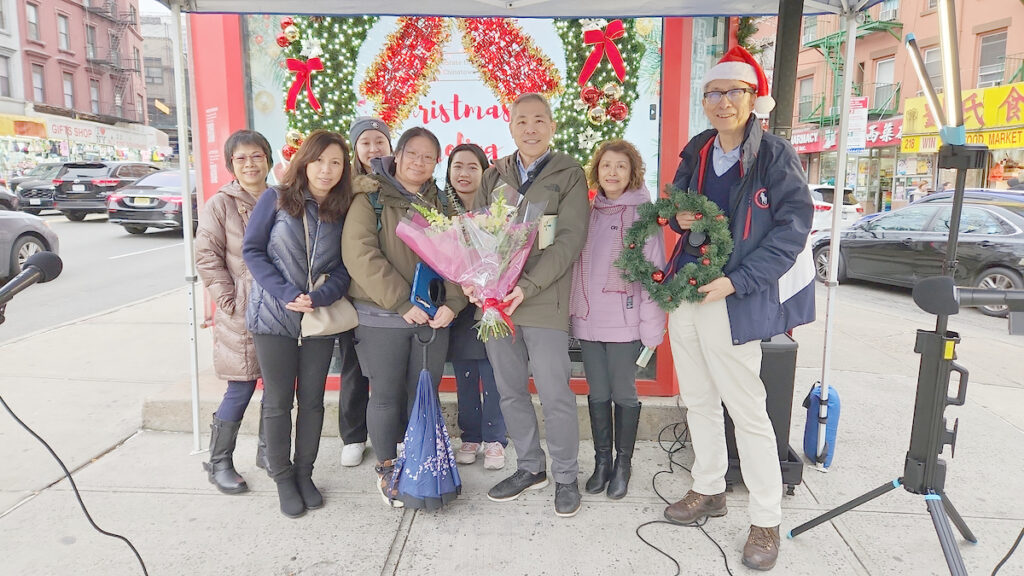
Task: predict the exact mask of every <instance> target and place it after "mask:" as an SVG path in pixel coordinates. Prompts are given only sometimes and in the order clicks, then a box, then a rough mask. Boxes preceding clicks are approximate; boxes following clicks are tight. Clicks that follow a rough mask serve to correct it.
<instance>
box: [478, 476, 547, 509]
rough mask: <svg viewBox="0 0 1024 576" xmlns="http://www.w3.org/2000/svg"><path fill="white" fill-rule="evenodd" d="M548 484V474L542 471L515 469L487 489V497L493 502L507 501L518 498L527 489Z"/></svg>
mask: <svg viewBox="0 0 1024 576" xmlns="http://www.w3.org/2000/svg"><path fill="white" fill-rule="evenodd" d="M547 485H548V475H547V473H546V472H544V471H540V472H538V473H536V474H532V473H530V472H527V471H526V470H516V472H515V474H513V475H511V476H509V477H508V478H505V479H504V480H502V481H501V482H498V483H497V484H495V485H494V487H493V488H491V489H490V490H488V491H487V497H488V498H490V499H491V500H493V501H494V502H508V501H509V500H515V499H516V498H519V495H520V494H522V493H523V492H526V491H527V490H540V489H541V488H544V487H545V486H547Z"/></svg>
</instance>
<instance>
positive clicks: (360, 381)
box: [338, 329, 370, 444]
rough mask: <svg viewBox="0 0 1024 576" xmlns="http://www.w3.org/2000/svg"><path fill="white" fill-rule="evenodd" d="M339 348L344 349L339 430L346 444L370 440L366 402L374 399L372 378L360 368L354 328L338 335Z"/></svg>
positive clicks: (342, 354) (339, 398) (339, 401)
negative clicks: (367, 428) (367, 376)
mask: <svg viewBox="0 0 1024 576" xmlns="http://www.w3.org/2000/svg"><path fill="white" fill-rule="evenodd" d="M338 349H339V351H340V352H341V392H340V393H339V396H338V432H340V433H341V440H342V441H343V442H344V443H345V444H355V443H357V442H366V405H367V403H368V402H369V401H370V381H369V380H368V379H367V378H366V376H363V371H362V370H361V369H360V368H359V358H358V357H356V344H355V330H354V329H353V330H349V331H348V332H343V333H341V334H339V335H338Z"/></svg>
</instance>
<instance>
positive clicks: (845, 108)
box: [816, 7, 857, 472]
mask: <svg viewBox="0 0 1024 576" xmlns="http://www.w3.org/2000/svg"><path fill="white" fill-rule="evenodd" d="M842 18H843V19H844V20H845V23H846V56H845V57H844V64H843V97H842V102H841V103H840V105H841V108H840V114H839V137H838V141H837V144H836V178H835V190H834V192H833V194H832V232H831V238H830V240H829V259H828V289H827V293H826V299H825V302H826V304H825V347H824V351H823V353H822V359H821V403H820V404H819V405H818V450H817V456H818V458H817V460H819V462H817V463H816V464H817V465H816V469H817V470H819V471H822V472H824V471H827V468H826V467H825V465H824V455H825V454H824V450H825V429H826V420H827V419H828V387H829V380H830V376H831V372H832V332H833V322H832V317H833V314H835V299H836V288H838V287H839V281H838V275H839V240H840V238H839V224H840V221H841V217H842V214H841V210H842V209H843V196H844V195H845V190H846V140H847V132H848V130H849V125H850V96H851V94H852V93H853V75H852V74H851V73H850V63H852V62H855V61H856V60H855V58H856V55H855V49H856V46H857V12H856V11H855V10H853V9H852V8H849V7H848V8H847V9H846V10H845V11H844V12H843V14H842Z"/></svg>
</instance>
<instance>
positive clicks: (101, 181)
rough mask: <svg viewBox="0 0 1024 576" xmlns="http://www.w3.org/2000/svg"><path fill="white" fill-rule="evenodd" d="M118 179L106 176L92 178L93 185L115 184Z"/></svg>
mask: <svg viewBox="0 0 1024 576" xmlns="http://www.w3.org/2000/svg"><path fill="white" fill-rule="evenodd" d="M117 184H118V180H110V179H107V178H93V179H92V185H93V186H117Z"/></svg>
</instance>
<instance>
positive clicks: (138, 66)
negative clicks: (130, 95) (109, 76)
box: [132, 48, 142, 72]
mask: <svg viewBox="0 0 1024 576" xmlns="http://www.w3.org/2000/svg"><path fill="white" fill-rule="evenodd" d="M132 56H134V57H135V59H134V60H132V70H135V71H136V72H141V71H142V54H141V53H140V52H139V49H138V48H132Z"/></svg>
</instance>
